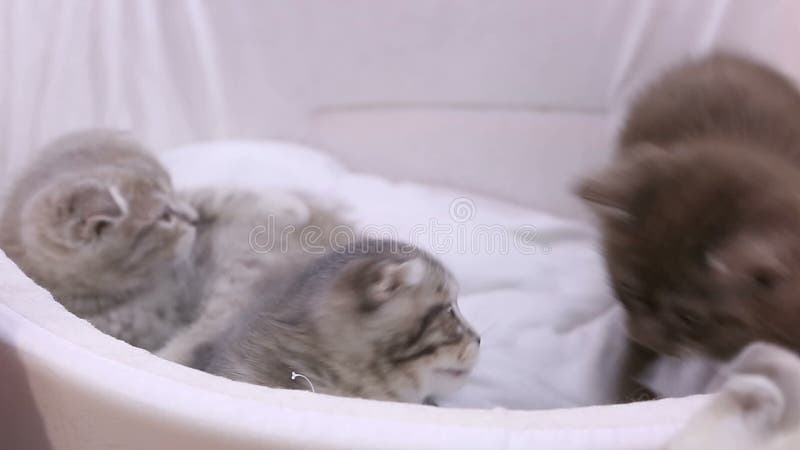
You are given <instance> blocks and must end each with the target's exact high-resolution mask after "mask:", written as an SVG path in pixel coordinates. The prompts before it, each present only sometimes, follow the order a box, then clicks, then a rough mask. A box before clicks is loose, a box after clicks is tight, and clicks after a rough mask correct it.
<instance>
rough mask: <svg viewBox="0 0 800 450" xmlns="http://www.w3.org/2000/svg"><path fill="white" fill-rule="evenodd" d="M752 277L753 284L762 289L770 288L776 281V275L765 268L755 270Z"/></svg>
mask: <svg viewBox="0 0 800 450" xmlns="http://www.w3.org/2000/svg"><path fill="white" fill-rule="evenodd" d="M752 277H753V282H754V283H755V285H756V286H757V287H758V288H760V289H764V290H769V289H772V288H773V287H775V284H776V283H777V281H778V280H777V277H776V276H775V275H774V274H773V273H771V272H769V271H767V270H757V271H756V272H754V273H753V275H752Z"/></svg>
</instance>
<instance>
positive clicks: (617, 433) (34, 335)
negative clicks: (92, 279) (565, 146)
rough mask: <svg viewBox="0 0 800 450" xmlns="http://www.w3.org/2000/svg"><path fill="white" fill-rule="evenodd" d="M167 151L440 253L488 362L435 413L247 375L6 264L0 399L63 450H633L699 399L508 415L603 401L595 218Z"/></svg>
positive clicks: (298, 163) (307, 155) (607, 336)
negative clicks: (150, 349)
mask: <svg viewBox="0 0 800 450" xmlns="http://www.w3.org/2000/svg"><path fill="white" fill-rule="evenodd" d="M162 160H163V161H164V162H165V164H166V165H167V167H169V168H170V170H171V171H172V173H173V175H174V179H175V184H176V186H177V187H178V188H179V189H189V188H193V187H199V186H217V187H220V188H222V187H238V188H249V189H259V188H267V187H269V188H274V187H280V188H289V189H303V190H306V191H311V192H314V193H317V194H318V195H321V196H325V197H326V198H330V199H331V200H332V201H336V202H339V203H341V204H343V205H346V206H347V207H348V208H349V211H350V216H351V217H353V218H354V219H355V220H356V222H357V223H358V224H359V225H360V227H359V228H360V230H361V231H363V232H365V233H370V232H371V233H378V234H380V235H382V236H388V237H394V238H398V239H404V240H410V241H413V242H416V243H418V244H419V245H421V246H423V247H425V248H427V249H428V250H429V251H432V252H434V253H436V254H437V255H438V256H439V257H440V258H442V259H443V260H444V261H445V263H446V264H447V265H448V266H449V267H450V268H451V269H452V270H453V271H454V273H455V275H456V277H457V278H458V279H459V280H460V282H461V285H462V286H461V297H460V304H461V306H462V309H463V312H464V314H465V316H466V317H467V319H468V320H469V321H470V322H471V323H473V324H474V325H475V327H476V328H477V329H478V330H481V332H482V335H483V345H482V352H483V353H482V358H481V360H480V362H479V364H478V367H477V368H476V370H475V373H474V375H473V376H472V377H471V378H470V381H469V382H468V384H467V386H466V387H465V388H464V389H463V390H461V391H459V392H457V393H456V394H455V395H453V396H452V397H450V398H448V399H444V401H443V404H442V407H441V408H432V407H427V406H411V405H399V404H390V403H380V402H373V401H362V400H350V399H342V398H334V397H328V396H322V395H316V394H307V393H300V392H289V391H282V390H274V389H267V388H260V387H255V386H248V385H245V384H241V383H235V382H231V381H228V380H224V379H220V378H217V377H213V376H208V375H204V374H201V373H197V372H195V371H192V370H189V369H185V368H183V367H180V366H177V365H174V364H171V363H167V362H164V361H161V360H159V359H158V358H156V357H154V356H152V355H150V354H148V353H146V352H144V351H142V350H139V349H136V348H133V347H130V346H128V345H126V344H124V343H122V342H118V341H115V340H114V339H112V338H109V337H107V336H103V335H102V334H100V333H99V332H97V331H95V330H94V329H92V328H91V326H89V325H88V324H87V323H85V322H83V321H81V320H79V319H77V318H75V317H71V316H70V315H69V314H68V313H66V311H65V310H63V308H61V307H60V306H59V305H58V304H56V303H55V302H54V301H53V300H52V299H51V298H50V297H49V296H48V295H47V293H45V292H42V291H41V290H40V289H38V288H36V287H35V286H34V285H33V283H31V282H30V281H28V280H26V279H25V277H24V276H22V275H21V274H19V273H18V272H16V271H15V270H14V268H13V266H12V264H11V263H10V262H9V261H7V260H4V261H3V270H2V273H3V274H4V285H3V291H2V294H0V295H1V297H0V298H2V306H0V321H2V322H0V323H2V324H3V325H2V327H0V330H2V331H1V332H0V333H2V334H0V339H1V340H2V341H3V342H5V343H10V344H11V348H12V349H15V350H14V351H13V352H10V351H7V352H4V358H3V359H4V360H3V365H4V366H11V367H15V366H18V367H20V368H24V372H25V377H24V378H19V379H16V380H12V381H16V382H17V383H20V384H19V385H15V386H14V387H13V388H11V387H9V388H7V389H9V391H8V392H7V393H6V395H10V396H11V398H9V399H8V400H9V401H11V403H10V404H19V402H28V406H29V408H26V409H25V411H26V414H27V416H26V417H25V418H24V419H23V418H21V417H20V418H17V419H15V421H20V420H26V421H27V420H33V419H35V418H36V416H37V415H38V416H39V417H40V418H41V420H42V422H43V427H44V429H45V430H46V435H47V436H48V437H49V438H50V439H51V440H52V441H53V442H57V443H58V445H57V446H56V448H72V446H74V448H106V447H104V445H108V446H110V445H111V444H112V443H113V445H114V448H131V449H133V448H193V449H198V448H208V449H212V448H223V447H224V448H237V449H238V448H249V446H258V445H263V444H264V443H272V444H275V445H276V446H280V447H289V446H312V447H320V446H327V447H331V448H334V447H339V448H370V447H386V446H388V447H393V448H400V447H403V448H445V447H446V448H501V447H508V448H553V449H555V448H576V449H578V448H580V449H585V448H642V447H647V446H653V445H656V444H658V443H659V442H663V440H664V439H665V438H666V437H668V436H669V435H670V434H671V433H673V432H674V431H675V430H676V427H678V426H680V425H681V424H682V423H683V421H684V420H685V419H686V418H687V417H688V413H689V412H690V411H692V410H693V409H694V407H696V405H699V404H700V402H701V401H702V400H700V399H687V400H667V401H662V402H655V403H647V404H641V405H631V406H622V407H595V408H586V409H573V410H556V411H551V412H544V411H542V412H521V411H520V412H516V411H506V410H504V409H500V408H507V409H528V410H532V409H546V408H554V407H561V408H565V407H572V406H585V405H592V404H598V403H603V402H608V400H609V399H608V398H605V397H604V396H603V395H604V393H606V392H608V382H609V381H610V380H611V378H612V377H613V372H614V367H615V366H616V364H615V361H616V359H617V356H618V350H619V348H620V345H619V344H620V336H621V334H620V329H619V326H618V325H617V324H618V320H617V319H618V310H617V308H616V306H615V305H614V303H613V301H612V299H611V297H610V295H609V294H608V293H607V290H606V288H605V282H604V275H603V268H602V262H601V260H600V256H599V254H598V253H597V252H596V250H595V246H594V242H593V234H592V232H591V231H590V229H589V228H588V227H587V226H583V225H578V224H576V223H571V222H568V221H563V220H558V219H555V218H553V217H551V216H549V215H546V214H541V213H535V212H532V211H529V210H524V209H521V208H518V207H512V206H510V205H507V204H503V203H502V202H499V201H495V200H490V199H488V198H485V197H480V196H475V195H471V194H464V193H458V192H454V191H452V190H446V189H440V188H434V187H427V186H423V185H418V184H412V183H391V182H388V181H386V180H384V179H381V178H379V177H375V176H369V175H360V174H353V173H350V172H348V171H347V170H345V169H344V168H343V167H342V166H340V165H338V164H337V163H336V162H335V161H333V160H332V159H330V158H329V157H326V156H324V155H322V154H320V153H316V152H314V151H311V150H308V149H305V148H302V147H299V146H296V145H290V144H282V143H255V142H250V143H248V142H218V143H211V144H205V145H196V146H190V147H185V148H181V149H177V150H174V151H169V152H165V153H164V154H163V158H162ZM521 237H524V239H521ZM490 246H493V247H490ZM18 375H20V376H21V375H23V373H22V372H20V373H18ZM122 380H124V382H123V381H122ZM25 384H28V386H27V387H26V386H25ZM6 404H9V403H6ZM445 407H448V408H447V409H445ZM450 407H462V408H494V409H490V410H479V409H469V410H468V409H450ZM78 418H80V419H78ZM29 426H31V425H30V424H28V425H26V427H25V428H24V429H26V430H28V429H29V428H28V427H29ZM142 427H147V428H142ZM145 429H146V430H147V431H146V432H145ZM195 441H196V442H195ZM189 442H192V446H191V447H189ZM223 442H225V444H224V446H223V445H222V443H223ZM104 443H105V444H104ZM166 443H169V445H167V444H166ZM178 443H180V445H181V446H183V447H181V446H179V445H178Z"/></svg>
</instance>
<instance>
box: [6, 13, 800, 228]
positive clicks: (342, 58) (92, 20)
mask: <svg viewBox="0 0 800 450" xmlns="http://www.w3.org/2000/svg"><path fill="white" fill-rule="evenodd" d="M798 38H800V3H799V2H796V1H792V0H740V1H736V0H707V1H696V0H670V1H639V0H597V1H592V2H558V1H555V0H543V1H530V0H506V1H503V2H489V3H487V2H485V1H481V0H409V1H402V2H375V1H370V0H337V1H335V2H330V1H324V0H292V1H288V2H287V1H279V0H231V1H217V0H208V1H178V0H174V1H157V0H137V1H127V0H0V187H3V186H5V185H7V183H8V182H9V180H8V174H9V173H11V172H13V171H14V170H16V169H17V168H19V167H20V166H21V165H22V164H24V163H25V162H26V160H28V159H29V158H30V157H31V155H33V153H34V152H35V150H36V149H37V148H38V147H39V146H41V145H42V144H43V143H44V142H45V141H47V140H48V139H51V138H53V137H54V136H56V135H58V134H59V133H63V132H65V131H68V130H72V129H75V128H81V127H89V126H114V127H121V128H126V129H131V130H133V131H135V132H136V133H138V134H139V135H141V136H142V138H143V139H144V140H145V141H147V142H148V143H149V144H151V145H152V146H153V147H154V148H156V149H162V148H165V147H168V146H172V145H176V144H182V143H186V142H189V141H196V140H206V139H218V138H280V139H290V140H296V141H300V142H304V143H307V144H312V145H314V146H317V147H321V148H323V149H325V150H327V151H330V152H333V153H334V154H336V155H337V156H338V157H339V158H340V159H342V160H343V161H344V162H345V163H346V164H347V165H349V166H350V167H352V168H354V169H357V170H366V171H373V172H378V173H380V174H383V175H388V176H390V177H393V178H395V179H414V180H418V181H426V182H434V183H439V184H446V185H451V186H455V187H458V188H463V189H469V190H473V191H478V192H481V193H488V194H493V195H496V196H499V197H501V198H505V199H507V200H512V201H515V202H518V203H521V204H525V205H528V206H534V207H540V208H543V209H547V210H550V211H553V212H556V213H563V214H569V215H574V214H576V212H577V211H579V210H580V209H579V208H578V206H577V204H576V202H575V201H574V200H573V199H572V198H571V195H570V194H569V192H568V191H569V189H568V188H569V185H570V183H572V180H573V179H574V178H575V176H576V175H578V174H580V173H583V172H585V171H586V170H587V169H588V168H591V167H594V166H596V165H598V164H601V163H602V162H603V161H605V159H606V158H607V157H608V154H609V151H610V147H611V141H612V138H613V133H614V130H615V125H616V124H617V122H618V120H617V119H618V118H619V112H620V111H621V109H620V106H621V105H622V104H623V103H624V99H625V98H626V96H627V95H628V94H629V93H630V92H632V91H634V90H635V88H636V87H637V86H640V85H641V83H642V82H643V81H645V80H647V79H649V78H650V77H652V76H653V75H654V74H655V73H657V72H658V71H659V70H660V69H662V68H663V67H664V66H665V65H667V64H670V63H673V62H675V61H678V60H680V59H681V58H683V57H685V56H686V55H689V54H697V53H701V52H703V51H706V50H708V49H711V48H715V47H725V48H734V49H741V50H743V51H747V52H749V53H752V54H755V55H757V56H759V57H761V58H763V59H766V60H768V61H772V62H774V63H775V64H777V65H779V66H780V67H781V68H783V69H784V70H785V71H787V72H789V73H790V74H792V75H793V76H795V77H800V52H798V51H797V43H798V41H799V39H798Z"/></svg>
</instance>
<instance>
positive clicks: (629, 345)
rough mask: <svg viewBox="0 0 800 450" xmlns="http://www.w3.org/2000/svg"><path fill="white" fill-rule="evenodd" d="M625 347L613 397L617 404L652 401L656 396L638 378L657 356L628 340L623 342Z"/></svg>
mask: <svg viewBox="0 0 800 450" xmlns="http://www.w3.org/2000/svg"><path fill="white" fill-rule="evenodd" d="M625 345H626V348H625V351H624V352H623V356H622V360H621V365H620V370H619V372H618V375H617V380H616V385H615V386H614V390H615V392H614V396H613V397H614V398H615V399H616V401H617V403H631V402H638V401H646V400H654V399H655V398H656V397H657V396H656V394H655V393H653V392H652V391H651V390H650V389H648V388H647V386H644V385H643V384H642V383H641V382H640V381H639V378H640V376H641V375H642V374H643V373H644V372H645V370H646V369H647V368H648V367H649V366H650V365H651V364H653V363H654V362H655V360H656V359H657V358H658V354H656V353H655V352H653V351H652V350H650V349H648V348H646V347H643V346H642V345H640V344H638V343H636V342H634V341H632V340H630V339H626V340H625Z"/></svg>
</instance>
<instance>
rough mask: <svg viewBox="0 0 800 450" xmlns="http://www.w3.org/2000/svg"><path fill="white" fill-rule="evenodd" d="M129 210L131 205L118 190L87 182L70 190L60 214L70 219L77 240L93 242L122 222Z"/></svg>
mask: <svg viewBox="0 0 800 450" xmlns="http://www.w3.org/2000/svg"><path fill="white" fill-rule="evenodd" d="M126 209H127V203H126V202H125V199H124V198H123V197H122V195H121V194H120V193H119V191H118V190H117V189H116V188H115V187H113V186H105V185H103V184H100V183H97V182H90V181H87V182H82V183H80V184H78V185H76V186H75V187H74V188H72V189H70V191H69V193H68V195H66V196H65V198H64V202H63V204H62V205H61V208H60V209H59V212H60V213H61V215H62V216H65V217H66V218H68V219H70V222H71V223H72V226H74V230H73V232H74V235H75V236H76V237H78V238H79V239H82V240H89V239H93V238H95V237H97V236H99V235H101V234H102V233H103V231H104V230H105V229H106V228H107V227H108V226H111V225H113V224H114V223H116V222H117V221H118V220H119V219H121V218H122V217H123V216H124V214H125V211H126Z"/></svg>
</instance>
